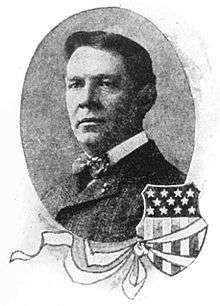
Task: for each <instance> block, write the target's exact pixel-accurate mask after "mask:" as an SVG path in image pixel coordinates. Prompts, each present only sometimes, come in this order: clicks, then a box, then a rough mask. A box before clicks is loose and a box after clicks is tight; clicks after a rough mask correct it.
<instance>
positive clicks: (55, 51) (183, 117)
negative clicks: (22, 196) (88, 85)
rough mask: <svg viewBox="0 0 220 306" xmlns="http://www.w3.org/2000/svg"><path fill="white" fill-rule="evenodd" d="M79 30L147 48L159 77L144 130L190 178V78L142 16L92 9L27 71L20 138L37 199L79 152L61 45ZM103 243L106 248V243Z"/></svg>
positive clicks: (72, 20)
mask: <svg viewBox="0 0 220 306" xmlns="http://www.w3.org/2000/svg"><path fill="white" fill-rule="evenodd" d="M129 18H130V19H129ZM131 19H132V20H133V22H131V21H130V20H131ZM134 21H135V22H134ZM143 21H144V23H143ZM79 30H105V31H107V32H113V33H116V34H121V35H123V36H126V37H128V38H131V39H133V40H134V41H136V42H138V43H139V44H140V45H142V46H143V47H145V48H146V49H147V51H148V52H149V54H150V56H151V58H152V62H153V69H154V73H155V74H156V77H157V92H158V98H157V100H156V103H155V106H153V107H152V109H151V110H150V111H149V112H148V113H147V115H146V116H145V120H144V128H145V129H146V130H147V132H148V135H149V136H150V138H153V139H154V140H155V141H156V143H157V145H158V147H159V149H160V150H161V152H162V154H163V155H164V156H165V157H166V159H167V160H168V161H169V162H170V163H171V164H174V165H175V166H177V167H178V168H179V169H180V170H182V171H183V172H186V173H188V171H189V168H190V165H191V161H192V157H193V150H194V138H195V122H196V114H195V105H194V98H193V96H192V93H191V88H190V84H189V81H188V77H187V74H186V72H185V69H184V67H183V64H182V62H181V60H180V58H179V56H178V54H177V52H176V50H175V48H174V46H173V45H172V43H171V42H170V41H169V40H168V39H167V37H166V36H165V35H164V34H163V33H162V32H161V31H160V30H159V29H158V28H157V27H156V26H155V25H154V24H153V23H152V22H151V21H149V20H148V19H146V17H143V16H141V15H139V14H137V13H135V12H133V11H130V10H127V9H122V8H115V7H105V8H96V9H92V10H87V11H83V12H80V13H78V14H75V15H73V16H71V17H69V18H67V19H65V20H64V21H62V22H61V23H60V24H59V25H58V26H57V27H55V28H54V29H53V30H51V31H50V32H49V34H48V35H47V36H46V37H45V38H44V39H43V40H42V42H41V43H40V44H39V46H38V48H37V50H36V51H35V54H34V56H33V58H32V60H31V63H30V65H29V67H28V70H27V74H26V77H25V81H24V86H23V92H22V102H21V122H20V123H21V138H22V145H23V149H24V153H25V158H26V163H27V167H28V170H29V174H30V177H31V181H32V183H33V185H34V187H35V190H36V192H37V194H38V196H39V198H40V199H41V198H42V196H43V195H44V193H45V192H46V191H47V190H49V189H50V188H51V187H52V186H53V185H55V184H56V183H58V182H59V180H60V178H62V177H65V175H67V174H68V173H69V174H70V173H71V164H72V162H73V161H74V159H75V158H76V157H77V156H78V154H79V153H80V147H79V146H78V145H77V143H76V140H75V138H74V135H73V132H72V130H71V127H70V123H69V119H68V114H67V110H66V106H65V84H64V75H65V66H66V64H65V60H64V56H63V46H64V42H65V40H66V39H67V37H68V36H69V35H70V34H71V33H73V32H74V31H75V32H76V31H79ZM150 33H151V34H150ZM146 37H148V39H146ZM149 37H150V39H149ZM42 205H43V204H42ZM43 206H44V207H45V208H46V210H47V211H48V214H47V213H44V212H43V214H44V215H45V214H46V215H45V216H46V218H49V219H50V222H52V224H54V226H57V227H58V228H61V229H63V227H61V226H60V225H59V224H58V223H57V222H55V220H54V217H55V215H56V213H57V211H58V210H59V209H60V208H54V207H49V206H45V204H44V205H43ZM140 222H141V220H140ZM74 235H75V234H74ZM124 242H125V244H126V243H127V242H128V244H129V243H130V242H129V241H127V242H126V241H124ZM95 244H96V243H95ZM101 244H103V247H104V245H105V243H101ZM116 244H117V243H116ZM113 245H115V243H113ZM106 246H108V247H109V244H108V243H107V244H106Z"/></svg>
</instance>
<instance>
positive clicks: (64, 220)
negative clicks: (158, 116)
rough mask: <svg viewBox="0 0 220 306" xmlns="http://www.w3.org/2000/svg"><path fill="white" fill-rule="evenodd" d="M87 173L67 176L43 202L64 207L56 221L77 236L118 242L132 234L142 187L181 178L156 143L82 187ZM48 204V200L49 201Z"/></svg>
mask: <svg viewBox="0 0 220 306" xmlns="http://www.w3.org/2000/svg"><path fill="white" fill-rule="evenodd" d="M85 180H86V174H85V173H83V172H82V173H81V174H80V175H71V176H70V177H68V178H67V179H65V180H64V181H63V182H61V183H60V184H59V185H58V186H55V187H54V188H52V189H51V190H50V191H49V192H48V193H47V194H46V195H45V196H44V198H43V199H42V201H43V202H44V201H45V202H47V205H48V204H49V205H59V207H63V208H62V209H61V210H60V211H59V212H58V214H57V217H56V220H57V222H59V223H60V224H62V225H63V226H64V227H65V228H66V229H68V230H70V231H72V232H73V233H75V234H76V235H78V236H81V237H83V238H87V239H89V240H93V241H100V242H119V241H123V240H127V239H131V238H133V237H135V236H136V230H135V228H136V226H137V224H138V223H139V222H140V220H141V218H142V214H143V207H144V205H143V198H142V195H141V192H142V191H143V189H144V187H145V186H146V184H155V185H174V184H183V183H184V182H185V175H184V174H183V173H182V172H180V171H179V170H178V169H177V168H175V167H174V166H173V165H171V164H170V163H169V162H167V161H166V160H165V158H164V157H163V156H162V154H161V153H160V151H159V150H158V148H157V147H156V145H155V143H154V141H152V140H149V141H148V143H146V144H145V145H143V146H141V147H139V148H138V149H136V150H135V151H133V152H132V153H131V154H130V155H128V156H126V157H125V158H123V159H122V160H120V161H119V162H118V163H117V164H116V165H115V166H113V167H112V168H110V169H109V171H108V173H106V175H105V176H104V177H102V178H99V179H96V180H95V181H93V183H92V184H90V185H88V186H87V187H86V184H87V182H85ZM48 201H50V202H48Z"/></svg>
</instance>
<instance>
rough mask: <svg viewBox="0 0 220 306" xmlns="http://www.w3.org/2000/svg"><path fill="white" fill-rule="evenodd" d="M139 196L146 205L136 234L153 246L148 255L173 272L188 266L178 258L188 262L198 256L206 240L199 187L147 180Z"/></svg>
mask: <svg viewBox="0 0 220 306" xmlns="http://www.w3.org/2000/svg"><path fill="white" fill-rule="evenodd" d="M142 196H143V200H144V207H145V209H144V214H143V218H142V220H141V222H140V224H139V225H138V227H137V234H138V236H139V237H140V236H141V238H142V239H143V240H144V241H146V245H148V247H149V244H150V245H151V247H152V249H154V250H156V251H155V252H154V253H151V256H148V257H149V259H150V261H151V262H152V264H153V265H154V266H155V267H156V268H157V269H159V270H160V271H162V272H164V273H166V274H168V275H171V276H172V275H175V274H177V273H179V272H180V271H182V270H183V269H184V268H186V266H187V264H184V265H182V264H181V262H183V261H185V262H187V260H188V262H189V264H190V263H191V262H192V261H193V260H194V259H195V258H196V257H197V256H198V254H199V252H200V250H201V248H202V245H203V242H204V240H205V236H206V232H207V224H206V223H205V221H204V219H203V218H202V217H201V214H200V212H199V207H198V199H199V190H198V189H197V188H196V187H195V185H194V184H193V183H190V184H184V185H170V186H166V185H159V186H157V185H150V184H148V185H147V186H146V187H145V188H144V190H143V192H142ZM198 221H199V222H198ZM201 222H202V223H203V226H202V227H201V226H199V224H201ZM204 224H205V225H204ZM169 237H170V239H169ZM161 238H162V239H161ZM160 255H161V256H160Z"/></svg>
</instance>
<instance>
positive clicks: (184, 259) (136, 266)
mask: <svg viewBox="0 0 220 306" xmlns="http://www.w3.org/2000/svg"><path fill="white" fill-rule="evenodd" d="M206 228H207V224H206V222H205V221H204V219H202V218H201V219H198V220H196V221H195V222H193V223H191V224H190V225H188V226H187V227H185V228H183V229H180V230H178V231H177V232H174V233H171V234H167V235H164V236H162V237H159V238H156V239H150V240H143V239H140V240H137V239H135V241H134V240H133V241H132V242H131V243H129V244H128V245H125V246H122V247H118V245H119V244H117V247H115V248H114V247H113V248H112V249H111V250H109V249H108V248H106V249H105V250H103V249H100V250H98V249H97V250H95V251H94V250H93V248H92V247H91V245H90V242H89V241H88V240H86V239H82V238H79V237H77V236H75V235H73V234H72V233H70V232H67V231H58V232H53V231H47V232H43V233H42V234H41V243H40V246H39V248H38V251H37V252H36V253H35V254H33V255H28V254H26V253H24V252H22V251H15V252H13V253H12V254H11V257H10V262H13V261H15V260H23V261H26V260H30V259H31V258H34V257H36V256H37V255H38V254H39V253H40V252H41V250H42V249H43V248H44V247H45V246H47V245H49V246H53V247H60V246H66V247H68V248H69V250H70V251H69V252H68V254H67V256H66V257H65V258H64V261H63V266H64V269H65V271H66V273H67V274H68V275H69V277H70V278H71V280H72V281H73V282H76V283H80V284H86V285H89V284H94V283H97V282H99V281H103V280H105V279H107V278H109V277H111V276H112V275H114V274H115V273H117V272H118V271H120V270H121V269H122V268H123V267H125V266H126V265H127V267H126V269H125V270H126V271H127V272H126V274H125V276H124V279H123V281H122V290H123V292H124V294H125V295H126V296H127V297H128V298H129V299H134V298H135V296H136V295H137V294H138V292H139V291H140V290H141V288H142V287H143V285H144V283H145V280H146V278H147V269H146V266H145V265H144V264H143V262H142V257H143V256H147V257H148V258H149V260H150V261H151V262H152V264H154V262H153V257H154V255H157V256H159V257H160V258H162V259H164V260H166V261H168V262H170V263H173V264H178V265H179V266H181V267H183V268H185V267H187V266H188V265H190V264H191V263H192V262H193V261H194V260H195V257H190V256H181V255H179V256H178V255H173V254H170V253H169V254H168V253H164V252H160V251H158V250H156V249H154V244H155V243H167V242H173V241H176V240H180V239H186V238H188V237H190V236H192V235H194V234H196V233H198V232H201V231H203V230H206Z"/></svg>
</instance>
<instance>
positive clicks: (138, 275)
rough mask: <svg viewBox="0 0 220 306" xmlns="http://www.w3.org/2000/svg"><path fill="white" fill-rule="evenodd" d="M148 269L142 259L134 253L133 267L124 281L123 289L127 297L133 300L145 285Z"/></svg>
mask: <svg viewBox="0 0 220 306" xmlns="http://www.w3.org/2000/svg"><path fill="white" fill-rule="evenodd" d="M146 278H147V270H146V268H145V266H144V265H143V263H142V262H141V261H140V259H139V258H138V257H137V256H136V255H134V259H133V262H132V264H131V267H130V269H129V271H128V273H127V275H126V276H125V278H124V280H123V283H122V290H123V292H124V294H125V295H126V297H127V298H129V299H130V300H133V299H134V298H135V297H136V295H137V294H138V293H139V291H140V290H141V288H142V287H143V285H144V283H145V280H146Z"/></svg>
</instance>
